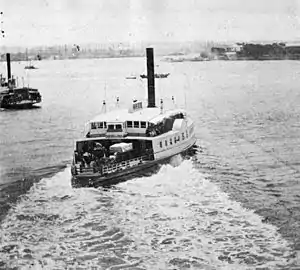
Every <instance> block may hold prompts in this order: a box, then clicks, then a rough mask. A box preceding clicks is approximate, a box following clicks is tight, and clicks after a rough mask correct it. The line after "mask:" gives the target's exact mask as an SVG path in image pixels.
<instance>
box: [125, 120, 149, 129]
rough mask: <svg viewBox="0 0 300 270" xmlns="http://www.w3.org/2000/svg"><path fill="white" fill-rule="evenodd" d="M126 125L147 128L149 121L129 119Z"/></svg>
mask: <svg viewBox="0 0 300 270" xmlns="http://www.w3.org/2000/svg"><path fill="white" fill-rule="evenodd" d="M126 126H127V127H128V128H146V127H147V123H146V122H144V121H141V122H140V121H127V122H126Z"/></svg>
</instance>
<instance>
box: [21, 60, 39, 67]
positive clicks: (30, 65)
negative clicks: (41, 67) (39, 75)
mask: <svg viewBox="0 0 300 270" xmlns="http://www.w3.org/2000/svg"><path fill="white" fill-rule="evenodd" d="M24 69H38V68H37V67H35V66H34V65H32V64H31V61H29V65H27V66H25V67H24Z"/></svg>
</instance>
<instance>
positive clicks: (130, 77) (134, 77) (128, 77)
mask: <svg viewBox="0 0 300 270" xmlns="http://www.w3.org/2000/svg"><path fill="white" fill-rule="evenodd" d="M126 79H127V80H130V79H131V80H135V79H136V76H134V75H130V76H127V77H126Z"/></svg>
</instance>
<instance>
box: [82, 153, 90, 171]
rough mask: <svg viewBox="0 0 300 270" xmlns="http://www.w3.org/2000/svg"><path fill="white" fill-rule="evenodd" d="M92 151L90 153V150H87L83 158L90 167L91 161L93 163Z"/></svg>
mask: <svg viewBox="0 0 300 270" xmlns="http://www.w3.org/2000/svg"><path fill="white" fill-rule="evenodd" d="M91 157H92V156H91V153H89V152H85V153H84V154H83V160H84V162H85V164H86V166H87V167H89V166H90V163H91Z"/></svg>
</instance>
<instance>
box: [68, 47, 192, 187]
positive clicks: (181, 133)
mask: <svg viewBox="0 0 300 270" xmlns="http://www.w3.org/2000/svg"><path fill="white" fill-rule="evenodd" d="M146 55H147V74H148V76H147V79H148V104H147V107H144V104H143V102H142V101H139V100H134V101H133V103H132V104H131V105H130V107H129V109H118V110H114V111H110V112H105V113H102V114H100V115H98V116H96V117H95V118H94V119H92V120H90V121H89V122H88V123H87V125H86V126H87V129H86V133H85V136H84V137H83V138H81V139H79V140H77V141H76V142H75V149H74V156H73V162H72V166H71V173H72V186H73V187H82V186H94V187H97V186H103V185H110V183H112V182H115V181H122V180H123V178H126V177H128V176H130V175H132V174H135V173H137V172H139V171H144V170H145V169H148V168H151V167H153V166H156V165H158V164H161V163H164V162H168V161H169V160H170V158H172V157H174V156H176V155H178V154H186V153H188V152H189V151H191V150H192V149H193V148H194V147H195V144H196V137H195V132H194V122H193V120H192V119H191V118H190V117H189V116H188V115H187V113H186V111H185V110H184V109H178V108H175V107H174V108H173V109H170V110H164V107H163V100H161V101H160V106H159V107H157V106H156V104H155V75H154V59H153V49H152V48H147V49H146ZM104 106H106V105H105V102H104Z"/></svg>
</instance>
